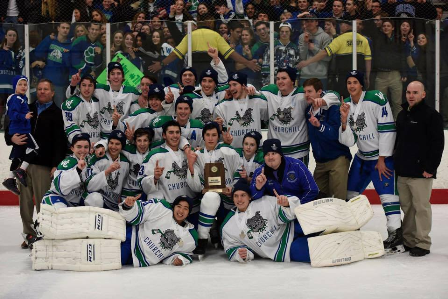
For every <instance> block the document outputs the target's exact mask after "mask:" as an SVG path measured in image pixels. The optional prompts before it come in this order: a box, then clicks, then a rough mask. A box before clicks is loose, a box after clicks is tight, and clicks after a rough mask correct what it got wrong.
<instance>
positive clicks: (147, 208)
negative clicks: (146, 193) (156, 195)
mask: <svg viewBox="0 0 448 299" xmlns="http://www.w3.org/2000/svg"><path fill="white" fill-rule="evenodd" d="M119 213H120V214H121V215H122V216H123V217H124V218H125V219H126V221H127V222H128V223H130V224H131V225H132V239H131V249H132V260H133V264H134V267H147V266H151V265H155V264H158V263H160V262H163V263H164V264H168V265H171V264H172V263H173V261H174V260H175V259H176V258H179V259H181V260H182V262H183V264H184V265H187V264H189V263H191V262H192V261H193V260H192V258H191V256H192V254H193V250H194V249H195V248H196V245H197V241H198V233H197V231H196V230H195V229H194V226H193V225H192V224H190V223H188V222H185V225H184V226H181V225H179V224H178V223H177V222H176V221H175V220H174V218H173V211H172V210H171V205H170V204H169V203H168V202H166V201H165V200H158V199H148V201H146V202H142V201H140V200H137V201H136V202H135V204H134V205H133V206H132V208H131V209H130V210H124V209H123V206H122V204H121V205H120V210H119Z"/></svg>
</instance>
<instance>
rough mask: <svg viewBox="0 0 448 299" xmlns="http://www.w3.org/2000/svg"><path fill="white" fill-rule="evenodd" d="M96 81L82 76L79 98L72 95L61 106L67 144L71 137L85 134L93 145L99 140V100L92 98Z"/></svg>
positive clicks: (87, 76)
mask: <svg viewBox="0 0 448 299" xmlns="http://www.w3.org/2000/svg"><path fill="white" fill-rule="evenodd" d="M95 86H96V81H95V79H93V77H92V76H90V75H84V76H83V77H82V78H81V81H80V82H79V96H78V95H73V96H71V97H70V98H68V99H67V100H65V101H64V102H63V104H62V117H63V118H64V130H65V135H66V136H67V139H68V141H69V143H72V139H73V136H76V135H78V134H80V133H87V134H89V136H90V141H91V142H92V147H93V145H94V144H95V143H96V142H97V141H99V140H100V139H101V128H100V115H99V112H100V108H99V100H98V99H97V98H95V97H94V96H93V93H94V92H95Z"/></svg>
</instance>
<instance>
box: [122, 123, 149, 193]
mask: <svg viewBox="0 0 448 299" xmlns="http://www.w3.org/2000/svg"><path fill="white" fill-rule="evenodd" d="M153 137H154V130H152V129H151V128H140V129H137V130H136V131H135V133H134V137H133V142H134V144H126V146H125V147H124V149H123V150H122V151H121V153H122V154H123V155H124V156H125V157H126V158H127V159H128V160H129V175H128V178H127V180H126V182H125V184H124V186H123V190H122V191H121V194H122V196H136V195H138V194H141V193H142V192H143V190H142V189H141V188H140V185H139V183H138V181H137V178H138V174H139V172H140V168H141V166H142V164H143V160H144V159H145V158H146V156H147V155H148V153H149V151H150V150H151V144H152V140H153Z"/></svg>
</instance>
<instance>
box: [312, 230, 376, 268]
mask: <svg viewBox="0 0 448 299" xmlns="http://www.w3.org/2000/svg"><path fill="white" fill-rule="evenodd" d="M379 241H382V239H381V235H379V233H377V232H361V231H355V232H344V233H335V234H330V235H325V236H318V237H312V238H308V247H309V251H310V259H311V266H313V267H327V266H338V265H344V264H349V263H353V262H357V261H361V260H363V259H365V258H376V257H380V256H382V255H384V248H382V246H380V245H381V244H380V243H378V242H379Z"/></svg>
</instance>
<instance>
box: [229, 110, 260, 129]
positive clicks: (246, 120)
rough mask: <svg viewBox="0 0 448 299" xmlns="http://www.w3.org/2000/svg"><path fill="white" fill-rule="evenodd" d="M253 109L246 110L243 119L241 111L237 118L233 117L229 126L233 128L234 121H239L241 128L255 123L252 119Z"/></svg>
mask: <svg viewBox="0 0 448 299" xmlns="http://www.w3.org/2000/svg"><path fill="white" fill-rule="evenodd" d="M252 111H253V109H252V108H249V109H247V110H246V112H244V115H243V117H241V115H240V113H239V111H237V112H236V114H235V117H232V118H231V119H230V120H229V122H228V124H229V126H231V125H232V124H233V122H234V121H237V122H238V123H239V125H240V126H242V127H247V126H249V125H250V124H251V123H253V122H254V119H253V118H252Z"/></svg>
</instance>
